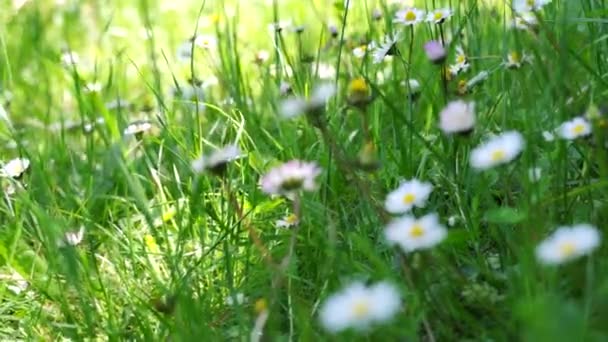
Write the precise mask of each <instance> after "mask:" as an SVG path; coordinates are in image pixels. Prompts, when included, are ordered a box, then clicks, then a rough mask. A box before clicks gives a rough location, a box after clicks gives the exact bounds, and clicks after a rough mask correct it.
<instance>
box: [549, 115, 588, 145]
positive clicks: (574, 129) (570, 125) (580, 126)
mask: <svg viewBox="0 0 608 342" xmlns="http://www.w3.org/2000/svg"><path fill="white" fill-rule="evenodd" d="M557 132H558V134H559V136H560V137H561V138H562V139H566V140H574V139H577V138H580V137H585V136H588V135H589V134H591V124H590V123H589V121H587V120H586V119H585V118H583V117H580V116H579V117H576V118H574V119H572V120H570V121H566V122H564V123H563V124H561V126H560V127H559V128H558V130H557Z"/></svg>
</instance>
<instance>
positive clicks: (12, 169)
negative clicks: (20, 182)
mask: <svg viewBox="0 0 608 342" xmlns="http://www.w3.org/2000/svg"><path fill="white" fill-rule="evenodd" d="M29 167H30V160H29V159H27V158H15V159H12V160H10V161H9V162H8V163H6V164H4V165H3V166H2V168H1V169H0V177H6V178H14V179H19V178H21V176H23V174H25V172H26V171H27V170H28V169H29Z"/></svg>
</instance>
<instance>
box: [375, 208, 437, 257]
mask: <svg viewBox="0 0 608 342" xmlns="http://www.w3.org/2000/svg"><path fill="white" fill-rule="evenodd" d="M384 235H385V237H386V240H387V241H388V242H389V243H390V244H391V245H399V247H401V248H402V249H403V251H404V252H406V253H410V252H413V251H416V250H422V249H429V248H431V247H433V246H435V245H437V244H438V243H440V242H441V241H443V239H445V238H446V236H447V235H448V231H447V229H446V228H445V227H444V226H443V225H441V223H439V217H438V216H437V214H434V213H433V214H428V215H425V216H423V217H421V218H416V217H414V216H410V215H405V216H403V217H400V218H398V219H395V220H393V221H391V222H390V223H389V224H388V225H387V226H386V229H385V230H384Z"/></svg>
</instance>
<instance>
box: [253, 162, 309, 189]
mask: <svg viewBox="0 0 608 342" xmlns="http://www.w3.org/2000/svg"><path fill="white" fill-rule="evenodd" d="M319 174H321V169H320V168H319V167H318V166H317V164H316V163H314V162H305V161H301V160H292V161H289V162H287V163H285V164H282V165H279V166H277V167H275V168H273V169H271V170H270V171H268V173H267V174H266V175H264V176H263V177H262V178H261V179H260V186H261V188H262V191H263V192H265V193H267V194H269V195H284V196H288V197H289V196H292V195H294V194H295V193H297V192H298V191H300V190H304V191H314V190H316V189H317V183H316V178H317V176H319Z"/></svg>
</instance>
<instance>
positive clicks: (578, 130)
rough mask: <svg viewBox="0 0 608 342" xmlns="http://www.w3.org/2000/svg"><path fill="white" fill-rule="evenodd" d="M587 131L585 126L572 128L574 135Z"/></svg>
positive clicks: (579, 125)
mask: <svg viewBox="0 0 608 342" xmlns="http://www.w3.org/2000/svg"><path fill="white" fill-rule="evenodd" d="M584 131H585V125H582V124H578V125H575V126H574V127H572V133H574V134H582V133H583V132H584Z"/></svg>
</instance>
